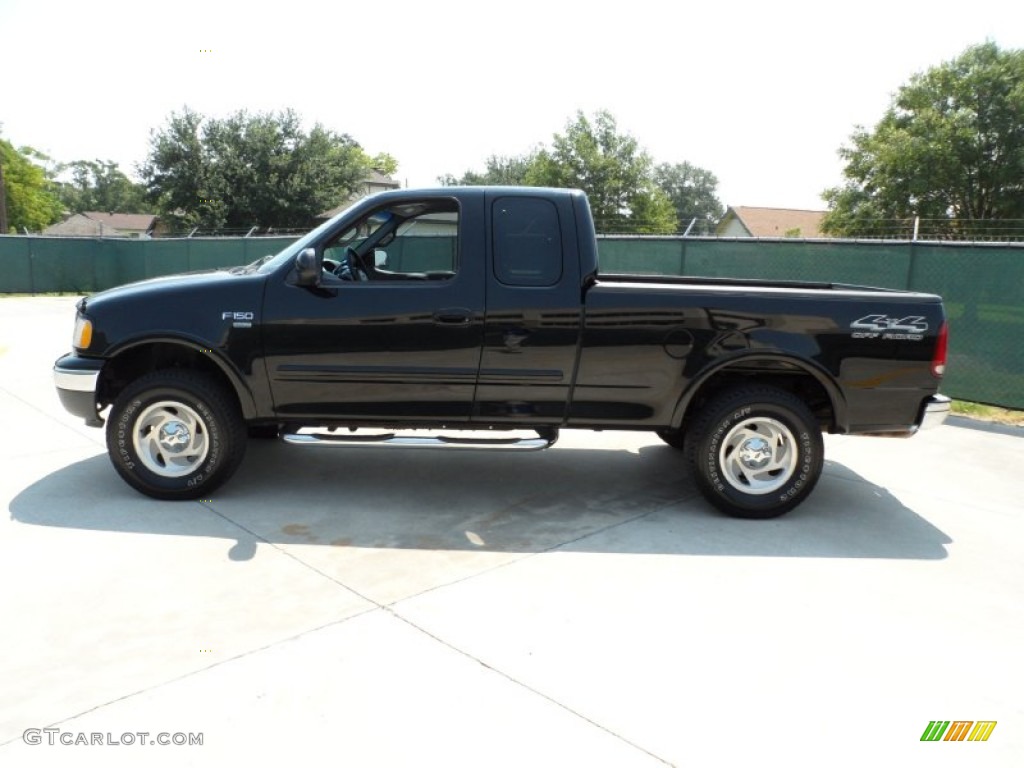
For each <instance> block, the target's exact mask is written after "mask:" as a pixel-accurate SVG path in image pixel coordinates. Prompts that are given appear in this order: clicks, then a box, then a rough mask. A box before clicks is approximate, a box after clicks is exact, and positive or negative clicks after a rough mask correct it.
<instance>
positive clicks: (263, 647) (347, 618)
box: [0, 604, 381, 749]
mask: <svg viewBox="0 0 1024 768" xmlns="http://www.w3.org/2000/svg"><path fill="white" fill-rule="evenodd" d="M379 610H381V607H380V606H378V605H376V604H373V605H371V606H367V607H366V608H364V609H362V610H360V611H359V612H358V613H354V614H352V615H351V616H345V617H344V618H341V619H336V620H334V621H329V622H327V623H326V624H321V625H320V626H318V627H311V628H309V629H305V630H303V631H302V632H299V633H298V634H296V635H291V636H289V637H284V638H281V639H280V640H275V641H273V642H271V643H267V644H266V645H261V646H260V647H259V648H253V649H251V650H248V651H243V652H242V653H239V654H237V655H235V656H232V657H231V658H230V659H223V660H222V661H217V662H214V663H213V664H209V665H207V666H205V667H202V668H201V669H194V670H192V671H191V672H186V673H184V674H182V675H178V676H177V677H172V678H170V679H169V680H163V681H161V682H159V683H154V684H153V685H150V686H147V687H146V688H140V689H139V690H137V691H132V692H131V693H125V694H123V695H121V696H117V697H115V698H113V699H110V700H109V701H104V702H102V703H100V704H97V705H95V706H93V707H89V708H88V709H83V710H82V711H81V712H76V713H75V714H73V715H68V716H67V717H65V718H62V719H60V720H55V721H54V722H52V723H50V724H48V725H47V726H46V727H47V728H53V727H54V726H58V725H63V724H65V723H70V722H72V721H74V720H77V719H78V718H79V717H82V716H84V715H88V714H90V713H92V712H96V711H98V710H100V709H103V708H104V707H108V706H110V705H111V704H117V703H118V702H119V701H125V700H127V699H132V698H134V697H136V696H142V695H143V694H146V693H149V692H151V691H156V690H159V689H160V688H163V687H165V686H168V685H173V684H174V683H177V682H179V681H181V680H187V679H188V678H190V677H195V676H196V675H200V674H203V673H204V672H208V671H209V670H211V669H216V668H217V667H221V666H224V665H225V664H230V663H232V662H234V661H238V660H239V659H244V658H246V657H247V656H253V655H255V654H257V653H262V652H263V651H269V650H271V649H272V648H276V647H277V646H279V645H282V644H284V643H290V642H293V641H295V640H298V639H300V638H302V637H305V636H306V635H309V634H311V633H313V632H319V631H320V630H323V629H327V628H329V627H333V626H337V625H339V624H344V623H345V622H346V621H351V620H352V619H357V618H360V617H362V616H367V615H369V614H371V613H374V612H375V611H379ZM20 739H21V736H15V737H14V738H13V739H8V740H7V741H5V742H0V749H3V748H4V747H6V746H7V745H8V744H13V743H15V742H16V741H19V740H20Z"/></svg>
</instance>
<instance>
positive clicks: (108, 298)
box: [78, 270, 267, 355]
mask: <svg viewBox="0 0 1024 768" xmlns="http://www.w3.org/2000/svg"><path fill="white" fill-rule="evenodd" d="M266 280H267V275H262V274H259V273H256V272H251V271H240V270H234V271H227V270H210V271H203V272H190V273H186V274H181V275H171V276H167V277H157V278H153V279H150V280H143V281H140V282H137V283H129V284H127V285H122V286H119V287H117V288H111V289H110V290H107V291H103V292H101V293H97V294H94V295H92V296H89V297H87V298H85V299H82V300H81V301H80V302H79V304H78V310H79V312H82V313H83V314H84V315H85V316H86V317H88V318H89V319H90V320H92V322H93V327H94V331H93V334H94V335H93V343H92V344H91V345H90V347H89V354H93V355H106V354H109V353H110V352H112V351H113V350H114V349H115V348H118V347H121V346H122V345H125V344H129V343H131V342H132V341H133V340H135V339H139V338H149V339H159V338H163V339H173V338H177V339H185V340H191V341H194V342H196V343H198V344H200V345H201V346H206V347H212V346H215V345H218V344H222V343H225V342H226V340H227V335H228V334H229V333H230V332H231V330H232V329H233V328H239V327H245V328H253V327H258V324H259V320H260V315H261V310H262V305H263V287H264V285H265V283H266ZM236 321H237V322H238V323H240V325H235V324H234V323H235V322H236Z"/></svg>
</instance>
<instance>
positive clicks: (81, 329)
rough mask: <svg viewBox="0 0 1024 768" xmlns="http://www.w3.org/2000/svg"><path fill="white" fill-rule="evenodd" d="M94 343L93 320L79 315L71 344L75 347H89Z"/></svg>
mask: <svg viewBox="0 0 1024 768" xmlns="http://www.w3.org/2000/svg"><path fill="white" fill-rule="evenodd" d="M90 344H92V321H91V320H88V319H87V318H85V317H82V316H81V315H79V316H78V317H77V318H76V319H75V335H74V337H73V338H72V339H71V345H72V346H73V347H74V348H75V349H88V348H89V345H90Z"/></svg>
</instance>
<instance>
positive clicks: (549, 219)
mask: <svg viewBox="0 0 1024 768" xmlns="http://www.w3.org/2000/svg"><path fill="white" fill-rule="evenodd" d="M491 219H492V223H493V236H494V272H495V276H496V277H497V278H498V280H499V281H501V282H502V283H504V284H505V285H522V286H550V285H555V284H556V283H557V282H558V281H559V280H560V279H561V277H562V236H561V230H560V228H559V224H558V210H557V209H556V208H555V205H554V203H552V202H551V201H550V200H544V199H543V198H539V197H501V198H498V199H497V200H495V201H494V205H493V208H492V209H491Z"/></svg>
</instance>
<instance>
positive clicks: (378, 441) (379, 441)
mask: <svg viewBox="0 0 1024 768" xmlns="http://www.w3.org/2000/svg"><path fill="white" fill-rule="evenodd" d="M281 439H282V440H284V441H285V442H286V443H291V444H292V445H360V446H363V447H376V446H390V447H395V448H448V449H453V450H459V449H468V448H474V449H479V448H483V449H489V450H492V451H542V450H544V449H545V448H550V447H551V446H552V445H554V444H555V442H556V441H557V440H558V430H557V429H546V430H543V431H540V430H538V431H537V436H536V437H456V436H453V435H429V436H428V435H400V434H395V433H394V432H384V433H378V434H372V435H356V434H336V433H333V432H317V433H312V434H311V433H305V432H303V433H299V432H292V433H285V434H282V435H281Z"/></svg>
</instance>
